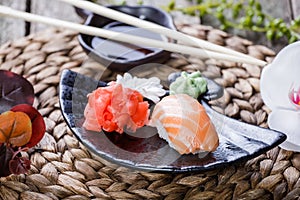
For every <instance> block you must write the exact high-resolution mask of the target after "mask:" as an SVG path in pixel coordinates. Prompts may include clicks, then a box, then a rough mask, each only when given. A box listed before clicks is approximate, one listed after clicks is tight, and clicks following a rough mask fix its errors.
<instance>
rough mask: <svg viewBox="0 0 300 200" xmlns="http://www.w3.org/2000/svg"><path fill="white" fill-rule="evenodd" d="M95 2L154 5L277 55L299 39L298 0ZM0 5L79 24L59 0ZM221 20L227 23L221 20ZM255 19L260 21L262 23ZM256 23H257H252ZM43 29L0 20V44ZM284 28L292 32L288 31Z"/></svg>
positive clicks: (1, 0) (98, 0)
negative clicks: (260, 45)
mask: <svg viewBox="0 0 300 200" xmlns="http://www.w3.org/2000/svg"><path fill="white" fill-rule="evenodd" d="M96 3H99V4H102V5H110V4H127V5H140V4H143V5H153V6H157V7H159V8H163V9H165V10H166V11H169V12H170V14H172V16H173V17H174V19H175V20H176V21H177V22H182V23H201V24H204V25H211V26H214V27H215V28H220V29H224V30H225V31H226V32H230V33H232V34H235V35H240V36H242V37H245V38H247V39H249V40H251V41H254V42H255V43H258V44H263V45H266V46H268V47H269V48H271V49H273V50H275V51H277V52H278V51H279V50H280V49H281V48H282V47H283V46H285V45H286V44H288V43H289V42H294V41H296V40H298V39H299V37H298V36H299V35H298V32H297V30H298V28H299V27H300V19H299V20H298V16H299V15H300V1H299V0H280V1H270V0H256V1H255V0H229V1H224V0H196V1H195V0H176V1H172V0H164V1H161V0H126V1H124V0H122V1H121V0H106V1H105V0H96ZM0 4H1V5H5V6H10V7H12V8H14V9H18V10H23V11H26V12H31V13H35V14H39V15H44V16H49V17H53V18H59V19H63V20H68V21H73V22H78V23H82V22H83V19H82V18H80V17H79V16H78V15H77V14H76V12H75V10H74V8H73V7H72V6H71V5H68V4H66V3H64V2H61V1H59V0H51V1H45V0H17V1H16V0H0ZM206 11H208V12H207V13H206ZM234 15H237V16H234ZM232 16H234V17H233V18H232ZM261 16H262V17H263V19H261ZM225 18H226V20H227V21H225V20H224V19H225ZM227 18H228V19H227ZM234 20H236V21H237V23H236V24H235V25H233V27H231V23H228V22H231V21H234ZM259 20H263V24H262V23H261V22H260V21H259ZM258 22H259V23H260V24H258V25H257V24H255V23H258ZM272 23H273V24H272ZM298 23H299V24H298ZM260 26H262V27H264V29H261V27H260ZM284 26H285V27H284ZM45 28H47V26H45V25H41V24H34V23H27V22H24V21H22V20H18V19H9V18H0V30H1V32H0V44H3V43H5V42H7V41H10V40H14V39H17V38H20V37H23V36H26V35H28V34H30V33H35V32H38V31H40V30H43V29H45ZM259 28H260V29H259ZM286 28H287V29H291V30H293V31H292V32H288V31H286ZM253 30H254V31H253ZM278 30H280V31H279V32H278ZM294 30H296V31H294ZM277 32H278V33H277ZM267 38H269V40H268V39H267ZM289 40H290V41H289Z"/></svg>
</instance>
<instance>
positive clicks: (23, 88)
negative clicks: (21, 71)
mask: <svg viewBox="0 0 300 200" xmlns="http://www.w3.org/2000/svg"><path fill="white" fill-rule="evenodd" d="M33 101H34V91H33V87H32V85H31V83H30V82H29V81H28V80H26V79H25V78H23V77H22V76H20V75H18V74H15V73H13V72H10V71H6V70H0V113H3V112H5V111H8V110H9V109H10V108H11V107H13V106H15V105H18V104H24V103H25V104H29V105H32V104H33Z"/></svg>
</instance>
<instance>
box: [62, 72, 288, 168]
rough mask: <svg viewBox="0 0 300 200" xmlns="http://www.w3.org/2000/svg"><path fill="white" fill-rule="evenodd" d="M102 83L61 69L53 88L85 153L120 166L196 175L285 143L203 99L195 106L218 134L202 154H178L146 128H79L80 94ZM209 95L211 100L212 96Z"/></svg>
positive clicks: (276, 134)
mask: <svg viewBox="0 0 300 200" xmlns="http://www.w3.org/2000/svg"><path fill="white" fill-rule="evenodd" d="M212 82H213V81H212ZM209 84H210V83H209ZM105 85H106V83H105V82H99V81H97V80H94V79H92V78H89V77H87V76H84V75H81V74H78V73H76V72H72V71H70V70H64V71H63V73H62V76H61V81H60V86H59V100H60V106H61V111H62V114H63V117H64V119H65V121H66V123H67V125H68V126H69V127H70V128H71V130H72V132H73V133H74V135H75V136H76V137H77V138H78V139H79V140H80V141H81V142H82V143H83V144H84V145H85V146H86V147H87V148H88V149H89V150H91V151H92V152H94V153H95V154H97V155H98V156H100V157H102V158H104V159H106V160H108V161H111V162H113V163H116V164H119V165H122V166H126V167H130V168H133V169H137V170H145V171H155V172H165V173H168V172H169V173H171V172H172V173H182V172H191V171H194V172H200V171H206V170H211V169H216V168H221V167H225V166H227V165H229V164H233V163H238V162H241V161H246V160H248V159H251V158H254V157H256V156H258V155H260V154H262V153H265V152H266V151H268V150H270V149H272V148H274V147H275V146H277V145H279V144H280V143H282V142H283V141H284V140H285V139H286V136H285V135H284V134H283V133H280V132H277V131H274V130H270V129H265V128H261V127H258V126H254V125H250V124H246V123H243V122H240V121H238V120H235V119H232V118H229V117H226V116H224V115H222V114H220V113H217V112H216V111H214V110H213V109H212V108H211V107H210V106H209V105H208V104H207V102H206V101H207V100H205V99H202V100H201V103H202V105H203V106H204V108H205V110H206V112H207V114H208V115H209V117H210V118H211V120H212V122H213V124H214V125H215V127H216V130H217V133H218V136H219V146H218V148H217V149H216V151H214V152H211V153H208V154H205V155H203V154H196V155H193V154H188V155H180V154H178V153H177V152H176V151H175V150H173V149H172V148H171V147H169V145H168V144H167V142H166V141H165V140H163V139H161V138H160V137H159V136H158V134H157V130H156V128H152V127H148V126H145V127H143V128H140V129H138V130H137V132H136V133H133V134H132V133H128V132H124V133H123V134H119V133H116V132H110V133H107V132H103V131H101V132H94V131H88V130H85V129H84V128H83V127H82V124H83V121H84V109H85V106H86V103H87V97H86V96H87V94H88V93H90V92H92V91H93V90H94V89H96V88H97V87H103V86H105ZM208 88H210V86H208ZM220 89H222V88H220ZM216 94H220V93H218V92H217V93H216ZM213 96H214V97H217V95H215V94H214V95H213ZM218 97H220V96H218ZM209 99H211V97H209Z"/></svg>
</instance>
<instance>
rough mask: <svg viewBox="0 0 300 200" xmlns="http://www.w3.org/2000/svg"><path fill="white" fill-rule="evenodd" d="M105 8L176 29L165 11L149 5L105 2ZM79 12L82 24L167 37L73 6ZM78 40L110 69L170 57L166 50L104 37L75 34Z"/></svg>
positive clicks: (130, 66) (141, 34)
mask: <svg viewBox="0 0 300 200" xmlns="http://www.w3.org/2000/svg"><path fill="white" fill-rule="evenodd" d="M108 8H111V9H114V10H117V11H120V12H123V13H125V14H129V15H132V16H135V17H138V18H140V19H143V20H147V21H150V22H154V23H156V24H159V25H162V26H164V27H167V28H170V29H173V30H176V28H175V26H174V24H173V20H172V18H171V16H170V15H168V14H167V13H166V12H164V11H162V10H160V9H158V8H155V7H152V6H108ZM77 13H79V14H80V15H81V16H83V17H84V16H86V15H88V16H87V18H86V21H85V23H84V24H85V25H88V26H94V27H99V28H103V29H107V30H111V31H116V32H123V33H126V34H130V35H135V36H140V37H147V38H149V39H156V40H161V41H168V39H167V38H166V37H165V36H163V35H160V34H158V33H154V32H151V31H149V30H145V29H141V28H137V27H133V26H131V25H128V24H124V23H122V22H118V21H114V20H112V19H109V18H106V17H103V16H100V15H96V14H93V13H89V12H86V11H85V10H80V9H77ZM78 39H79V43H80V45H81V46H82V47H83V49H84V50H85V52H86V53H87V54H88V55H89V56H91V57H92V58H94V59H95V60H97V61H98V62H100V63H102V64H103V65H104V66H106V67H107V68H108V69H110V70H113V71H119V72H125V71H128V70H130V69H131V68H133V67H136V66H138V65H143V64H146V63H151V62H155V63H163V62H164V61H166V60H167V59H169V57H170V54H171V53H170V52H168V51H164V50H162V49H160V48H153V47H145V46H140V45H133V44H127V43H121V42H116V41H112V40H107V39H105V38H101V37H96V36H90V35H85V34H79V36H78Z"/></svg>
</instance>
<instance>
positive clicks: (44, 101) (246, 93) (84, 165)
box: [0, 25, 300, 200]
mask: <svg viewBox="0 0 300 200" xmlns="http://www.w3.org/2000/svg"><path fill="white" fill-rule="evenodd" d="M178 28H179V30H181V31H183V32H185V33H188V34H190V35H194V36H197V37H200V38H202V39H206V40H208V41H211V42H214V43H217V44H219V45H223V46H229V47H230V48H233V49H236V50H238V51H241V52H243V53H248V54H250V55H252V56H254V57H257V58H260V59H265V60H267V61H271V60H272V58H273V57H274V54H275V53H274V52H273V51H271V50H270V49H268V48H266V47H264V46H260V45H253V43H252V42H250V41H248V40H245V39H242V38H239V37H236V36H231V35H228V34H227V33H225V32H222V31H220V30H216V29H213V28H211V27H207V26H202V25H193V26H188V25H178ZM86 59H87V56H86V54H85V53H84V52H83V50H82V48H81V47H80V45H79V43H78V41H77V37H76V33H74V32H70V31H66V30H64V31H61V30H56V29H49V30H46V31H44V32H41V33H37V34H34V35H30V36H28V37H25V38H21V39H19V40H16V41H13V42H9V43H7V44H4V45H2V47H1V48H0V66H1V67H0V68H1V69H7V70H11V71H14V72H16V73H18V74H22V75H24V76H25V77H26V78H28V79H29V80H30V82H31V83H32V84H33V85H34V89H35V93H36V99H35V104H34V106H35V107H37V108H38V109H39V111H40V112H41V113H42V115H43V116H44V118H45V121H46V125H47V132H46V135H45V137H44V138H43V140H42V141H41V142H40V144H39V145H38V146H37V147H36V148H35V149H34V150H32V151H30V152H28V153H27V154H26V155H27V156H28V157H29V158H30V160H31V163H32V165H31V170H30V171H29V173H28V174H26V175H19V176H16V175H11V176H9V177H6V178H1V179H0V198H1V199H7V200H13V199H31V200H33V199H43V200H48V199H80V200H84V199H197V200H198V199H282V198H284V197H285V198H286V199H298V197H299V194H300V179H299V175H300V172H299V170H300V154H298V153H294V152H289V151H285V150H282V149H280V148H279V147H276V148H274V149H273V150H271V151H269V152H267V153H266V154H263V155H260V156H258V157H257V158H255V159H253V160H250V161H247V162H246V163H242V164H239V165H235V166H229V167H227V168H224V169H219V170H214V171H208V172H205V173H193V174H191V173H184V174H159V173H151V172H137V171H132V170H130V169H127V168H124V167H120V166H117V165H114V164H111V163H109V162H106V161H105V160H103V159H101V158H99V157H97V156H95V155H93V154H92V153H91V152H89V151H88V150H87V149H86V148H85V147H84V146H83V145H81V144H80V143H79V142H78V140H77V139H76V138H75V137H74V136H73V134H72V132H71V131H70V130H69V129H68V127H67V126H66V124H65V122H64V120H63V118H62V115H61V112H60V108H59V103H58V96H57V95H58V84H59V79H60V72H61V71H62V70H63V69H72V70H74V71H78V72H80V73H82V74H86V75H93V74H94V73H95V72H99V71H103V72H104V73H103V77H106V78H107V79H110V77H112V76H113V75H114V73H112V72H110V71H107V70H106V71H104V70H105V68H104V67H103V66H101V65H100V64H99V63H96V62H94V61H86ZM83 64H84V65H85V67H84V68H82V67H80V66H81V65H83ZM167 64H168V65H169V66H172V67H173V68H174V69H178V70H188V71H192V70H201V71H202V72H203V74H204V75H205V76H207V77H211V78H214V79H215V80H216V81H217V82H218V83H220V84H222V85H224V86H225V87H226V89H225V95H224V97H223V98H222V99H220V100H217V101H214V102H210V103H211V104H212V106H213V108H214V109H216V110H218V111H219V112H222V113H224V114H226V115H228V116H230V117H234V118H237V119H241V120H243V121H245V122H248V123H251V124H256V125H259V126H263V127H266V126H267V125H266V119H267V116H268V112H269V110H268V109H267V108H266V107H265V106H264V104H263V102H262V100H261V97H260V93H259V90H260V89H259V77H260V73H261V68H260V67H258V66H250V65H241V64H236V63H231V62H220V61H215V60H212V59H209V60H206V61H201V60H200V59H198V58H195V57H189V58H187V59H185V58H182V57H180V56H176V55H174V56H173V58H171V59H170V61H168V63H167ZM151 73H153V75H158V76H159V74H164V73H167V72H164V71H161V70H160V69H159V68H155V67H154V68H153V70H152V72H151Z"/></svg>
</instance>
